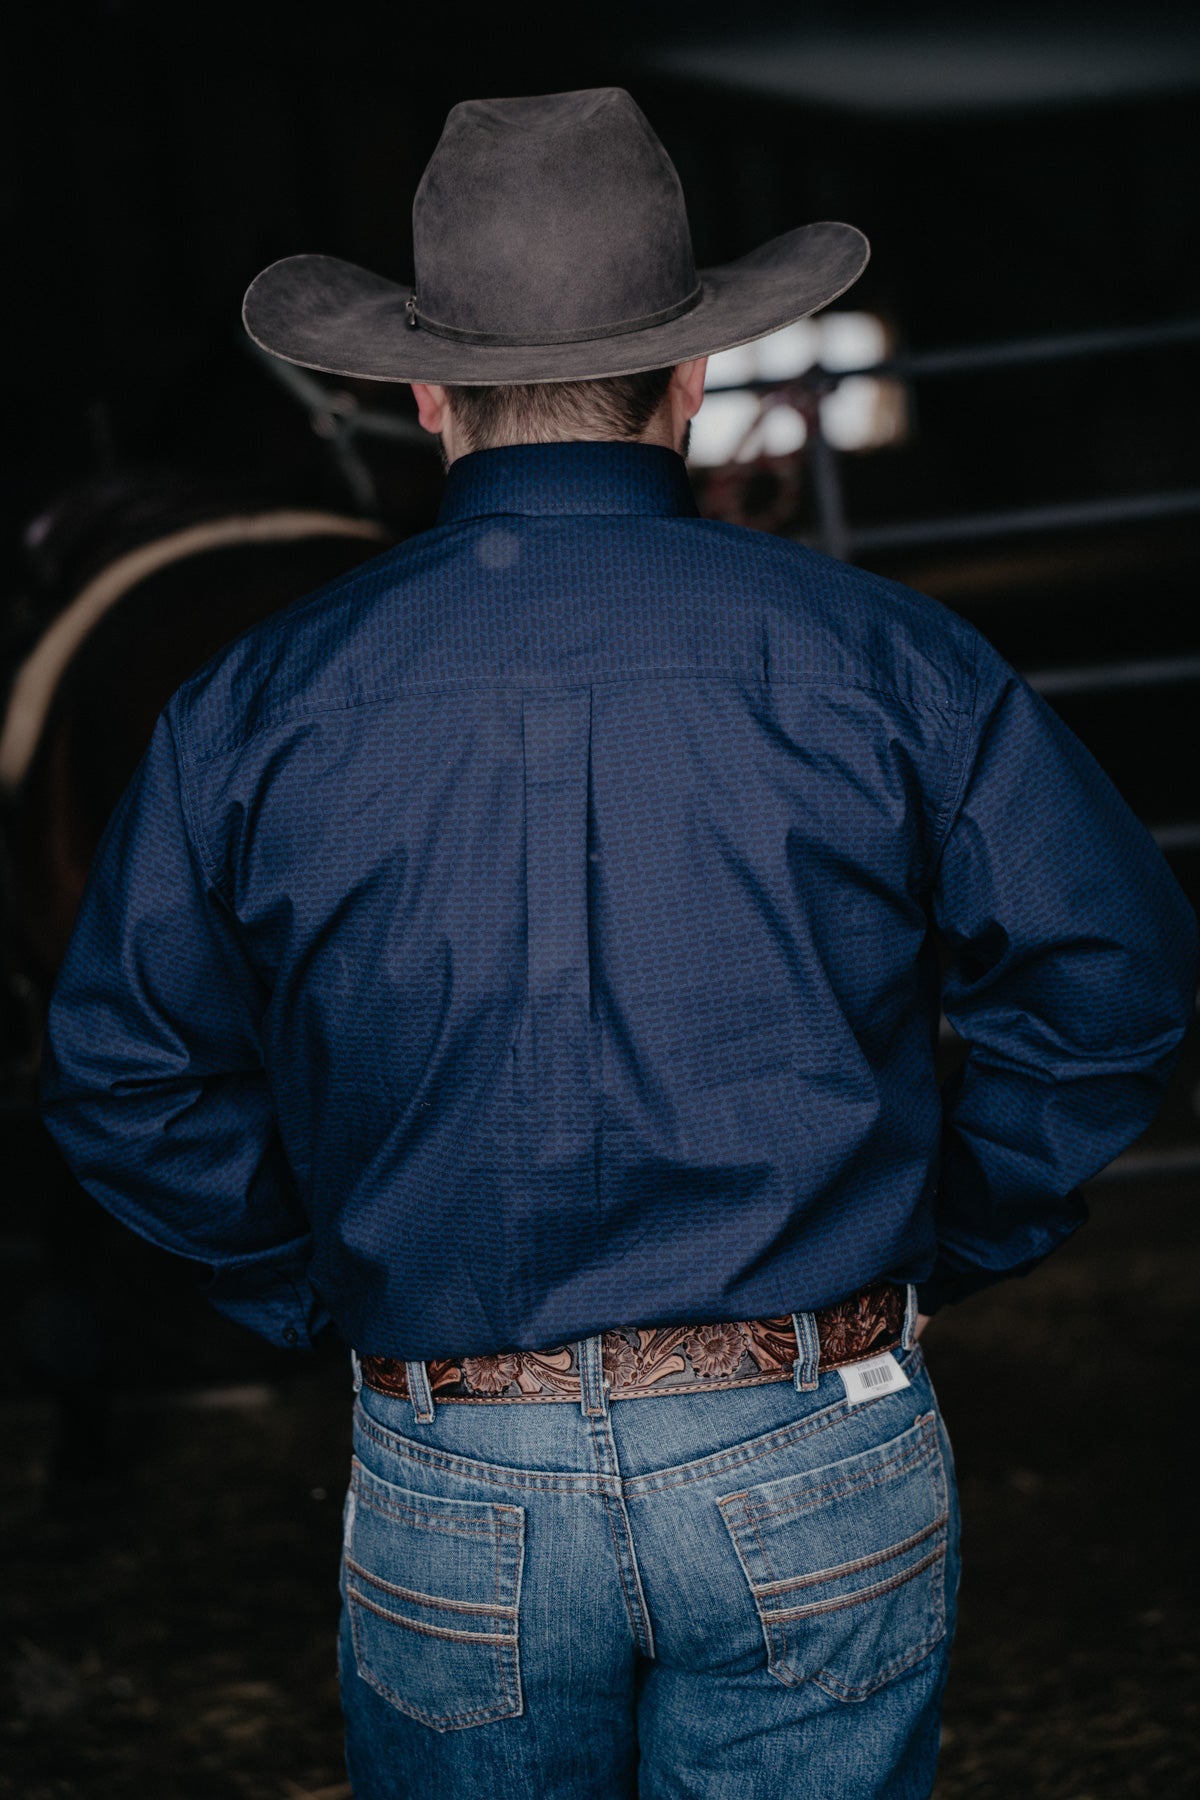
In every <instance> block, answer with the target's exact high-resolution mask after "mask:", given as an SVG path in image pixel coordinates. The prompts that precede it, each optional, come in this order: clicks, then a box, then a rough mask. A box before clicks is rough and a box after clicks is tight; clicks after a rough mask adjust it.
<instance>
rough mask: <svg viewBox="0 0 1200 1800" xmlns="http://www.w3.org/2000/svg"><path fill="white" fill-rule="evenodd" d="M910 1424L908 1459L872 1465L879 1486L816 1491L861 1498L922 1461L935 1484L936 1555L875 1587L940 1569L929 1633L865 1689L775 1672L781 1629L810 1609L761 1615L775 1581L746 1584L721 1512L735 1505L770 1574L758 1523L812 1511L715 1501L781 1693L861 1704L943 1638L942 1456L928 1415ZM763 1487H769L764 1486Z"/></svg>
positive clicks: (830, 1678)
mask: <svg viewBox="0 0 1200 1800" xmlns="http://www.w3.org/2000/svg"><path fill="white" fill-rule="evenodd" d="M914 1423H915V1425H917V1426H920V1427H921V1428H922V1429H921V1433H920V1437H919V1439H918V1440H917V1443H916V1444H915V1445H914V1452H913V1454H911V1455H904V1454H903V1453H897V1456H894V1457H889V1458H886V1459H885V1460H883V1461H881V1462H879V1463H877V1464H876V1465H874V1473H875V1475H876V1477H878V1474H879V1471H880V1470H884V1469H886V1470H888V1471H889V1473H888V1474H887V1475H886V1476H885V1477H884V1479H883V1481H881V1480H879V1479H878V1478H876V1479H874V1480H870V1479H867V1478H865V1477H864V1479H861V1480H858V1481H853V1482H852V1483H851V1484H850V1485H849V1486H848V1488H846V1489H839V1487H838V1484H837V1483H836V1482H834V1483H827V1484H825V1485H824V1486H823V1487H822V1489H821V1490H819V1491H820V1492H821V1493H823V1494H825V1495H826V1497H827V1498H828V1496H829V1495H830V1494H831V1493H833V1494H836V1495H837V1497H838V1498H845V1497H846V1495H847V1494H848V1493H849V1494H853V1493H858V1492H861V1491H862V1489H863V1488H865V1487H878V1486H882V1485H884V1484H885V1482H886V1481H890V1480H893V1479H895V1477H896V1476H898V1475H901V1474H905V1473H907V1472H909V1470H910V1469H913V1468H916V1467H918V1466H919V1465H920V1463H921V1462H923V1461H927V1462H928V1463H929V1464H930V1466H931V1469H932V1470H933V1471H934V1474H935V1479H937V1481H938V1489H939V1512H938V1520H937V1522H936V1524H935V1526H934V1527H933V1529H937V1530H939V1531H940V1532H941V1535H942V1539H943V1541H942V1542H941V1544H940V1545H939V1547H938V1549H937V1551H935V1552H934V1553H933V1554H932V1555H931V1556H929V1557H926V1558H924V1559H923V1561H922V1562H921V1564H920V1565H919V1567H917V1568H914V1569H912V1570H911V1571H905V1573H904V1574H903V1575H901V1576H897V1577H896V1578H895V1579H893V1580H891V1581H888V1582H886V1583H883V1584H880V1585H879V1588H878V1593H879V1594H883V1593H887V1592H889V1591H890V1590H891V1589H893V1588H897V1587H902V1586H903V1585H904V1584H905V1582H907V1581H909V1580H912V1579H913V1578H915V1577H916V1576H917V1575H918V1574H921V1573H923V1572H924V1570H926V1569H928V1568H930V1567H931V1566H932V1565H933V1564H934V1563H941V1565H942V1566H941V1570H940V1579H938V1580H937V1581H936V1582H935V1588H934V1598H935V1605H934V1615H933V1630H932V1631H931V1632H930V1633H929V1635H928V1636H927V1637H926V1638H924V1639H923V1640H922V1641H921V1643H919V1644H917V1645H915V1646H913V1647H911V1648H910V1649H908V1650H906V1651H905V1652H904V1653H903V1654H902V1655H901V1656H899V1657H894V1658H893V1659H892V1661H891V1662H890V1663H888V1664H886V1665H885V1667H884V1668H883V1669H882V1670H881V1671H880V1672H879V1674H877V1675H876V1677H875V1678H874V1680H872V1681H870V1682H869V1683H865V1684H863V1685H861V1686H854V1687H851V1686H849V1685H848V1684H846V1683H845V1682H842V1681H840V1680H839V1679H838V1677H837V1676H836V1675H834V1674H833V1673H832V1671H830V1670H828V1669H824V1668H821V1669H817V1670H814V1672H813V1673H812V1674H811V1675H802V1676H800V1677H799V1678H797V1677H794V1676H792V1675H791V1674H790V1673H788V1672H786V1671H784V1670H783V1669H782V1668H781V1667H780V1665H781V1664H782V1663H783V1661H784V1660H785V1659H786V1658H787V1657H788V1656H790V1655H791V1654H792V1650H793V1642H791V1641H789V1636H788V1631H787V1626H788V1625H797V1624H799V1623H800V1622H801V1620H802V1619H803V1618H804V1617H806V1616H807V1617H812V1616H813V1612H814V1608H813V1607H811V1606H810V1607H807V1608H804V1609H793V1608H790V1607H789V1608H787V1609H786V1611H785V1612H784V1613H783V1614H780V1613H778V1612H768V1611H766V1610H764V1608H763V1606H762V1605H761V1603H760V1594H761V1592H762V1590H763V1588H777V1587H778V1578H774V1579H773V1580H772V1581H770V1582H767V1583H762V1584H758V1583H756V1582H755V1581H754V1580H753V1579H752V1577H751V1575H750V1571H749V1569H748V1568H747V1566H746V1563H745V1560H744V1558H743V1556H742V1552H741V1548H740V1546H739V1544H738V1541H737V1537H736V1535H735V1534H734V1532H733V1528H732V1525H731V1523H730V1518H729V1515H728V1513H727V1511H726V1509H727V1508H728V1509H729V1512H730V1513H731V1512H732V1511H733V1510H734V1503H735V1502H736V1503H738V1506H737V1510H738V1511H740V1512H741V1514H742V1517H743V1520H744V1522H745V1525H746V1527H747V1529H748V1530H749V1531H750V1532H751V1533H752V1534H753V1537H754V1540H755V1542H756V1544H757V1545H758V1551H759V1555H760V1556H761V1557H762V1561H763V1566H764V1568H766V1569H767V1570H768V1571H770V1570H771V1569H772V1563H771V1558H770V1556H769V1555H768V1553H767V1548H766V1545H765V1544H764V1543H763V1541H762V1537H761V1535H760V1533H759V1530H758V1526H759V1523H760V1522H761V1521H762V1520H763V1519H768V1518H778V1517H787V1516H788V1514H789V1513H794V1514H795V1515H796V1516H800V1515H801V1514H802V1513H803V1512H805V1511H812V1510H814V1508H813V1507H812V1506H804V1507H799V1506H798V1507H795V1508H790V1507H787V1506H779V1507H769V1506H768V1507H759V1508H756V1507H754V1506H753V1504H752V1503H751V1499H750V1492H751V1490H746V1489H743V1490H742V1491H741V1492H739V1493H736V1494H726V1495H723V1496H722V1497H721V1498H720V1499H718V1501H717V1506H718V1508H719V1510H720V1511H721V1513H722V1516H723V1517H724V1518H725V1524H726V1527H727V1529H728V1530H729V1532H730V1536H731V1538H732V1541H733V1548H734V1552H735V1554H736V1556H737V1559H738V1562H739V1564H740V1565H741V1568H742V1574H743V1576H744V1578H745V1581H746V1585H747V1587H748V1588H749V1590H750V1597H751V1601H752V1603H753V1606H754V1610H755V1613H756V1615H757V1617H758V1622H759V1629H760V1630H761V1632H762V1635H763V1641H764V1644H765V1647H766V1652H767V1669H768V1672H769V1673H770V1674H771V1675H773V1676H774V1677H775V1679H776V1680H777V1681H779V1682H780V1683H782V1685H784V1686H785V1687H802V1686H803V1685H804V1683H805V1682H806V1681H812V1682H813V1683H814V1684H815V1685H816V1686H817V1687H820V1688H823V1689H824V1690H825V1691H826V1692H827V1693H830V1694H832V1695H833V1696H834V1698H835V1699H846V1700H855V1699H866V1698H867V1697H868V1695H870V1694H873V1693H875V1692H876V1691H877V1690H878V1689H879V1688H881V1687H884V1686H886V1684H887V1683H888V1682H889V1681H891V1680H892V1679H893V1678H894V1677H895V1676H897V1675H899V1674H902V1673H903V1671H904V1670H905V1669H907V1668H909V1667H911V1666H912V1665H913V1664H915V1663H918V1662H920V1661H921V1659H922V1657H924V1656H927V1655H928V1654H929V1652H930V1651H931V1650H932V1649H933V1648H934V1646H935V1645H936V1644H938V1643H940V1642H941V1640H942V1638H943V1637H944V1636H945V1632H946V1583H945V1555H946V1549H947V1541H946V1540H947V1531H948V1519H949V1512H948V1505H947V1492H946V1468H945V1461H944V1459H943V1456H942V1450H941V1442H940V1439H939V1436H938V1432H937V1424H936V1420H935V1419H934V1415H933V1414H932V1413H925V1414H922V1416H921V1417H920V1418H919V1419H917V1420H916V1421H915V1422H914ZM910 1429H911V1428H910ZM898 1463H899V1466H897V1464H898ZM767 1485H770V1484H767ZM915 1535H916V1537H917V1538H918V1540H919V1539H920V1537H922V1536H924V1535H926V1532H925V1531H924V1530H923V1531H922V1532H920V1533H917V1534H915ZM847 1566H852V1565H847ZM825 1573H826V1576H827V1577H828V1576H829V1575H830V1574H831V1573H832V1571H826V1572H825ZM874 1597H878V1595H875V1596H874ZM854 1598H855V1600H857V1601H861V1600H862V1599H863V1598H865V1594H864V1593H863V1592H861V1591H860V1593H859V1594H858V1595H857V1596H855V1597H854ZM849 1603H850V1601H849V1599H848V1601H847V1604H849ZM821 1610H822V1611H825V1612H829V1611H833V1610H835V1609H834V1607H832V1606H829V1605H826V1606H824V1607H823V1608H822V1609H821Z"/></svg>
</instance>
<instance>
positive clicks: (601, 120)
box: [242, 87, 869, 386]
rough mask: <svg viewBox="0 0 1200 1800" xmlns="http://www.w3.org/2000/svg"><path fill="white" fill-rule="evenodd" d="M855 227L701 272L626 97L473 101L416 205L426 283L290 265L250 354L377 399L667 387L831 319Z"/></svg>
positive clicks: (263, 299)
mask: <svg viewBox="0 0 1200 1800" xmlns="http://www.w3.org/2000/svg"><path fill="white" fill-rule="evenodd" d="M868 254H869V251H868V246H867V240H866V238H865V237H864V236H863V234H862V233H861V232H860V231H856V230H855V228H854V226H853V225H841V224H833V223H825V224H819V225H801V226H800V227H798V229H796V230H794V231H787V232H785V233H784V234H783V236H782V237H777V238H772V239H771V241H770V242H769V243H767V244H764V245H762V246H761V247H760V248H759V249H757V250H754V251H751V253H750V254H749V255H748V256H743V257H740V258H739V259H738V260H737V261H736V262H731V263H725V264H723V265H722V266H721V267H719V268H715V269H701V270H699V271H697V269H696V266H695V262H694V260H693V257H692V243H691V234H690V232H689V230H688V222H687V213H686V211H685V208H684V201H683V192H682V189H681V188H680V185H679V177H678V175H677V174H676V173H675V167H674V164H673V163H672V162H671V159H670V157H669V156H668V155H667V153H666V151H665V150H664V148H663V146H662V144H661V143H660V142H659V140H658V138H657V137H656V135H655V133H654V131H653V130H652V129H651V126H650V124H649V122H648V121H647V119H646V118H645V115H644V114H643V113H642V111H641V109H640V108H639V107H638V106H637V105H636V104H635V102H634V101H633V100H632V98H631V97H630V96H629V95H628V94H627V93H626V92H625V90H624V89H623V88H615V87H607V88H585V89H583V90H581V91H579V92H576V93H568V94H542V95H536V96H533V97H531V98H526V99H516V100H466V101H463V102H462V103H461V104H460V105H458V106H455V107H454V108H453V109H452V111H451V112H450V115H449V117H448V118H447V120H446V126H445V130H444V131H443V132H442V136H441V140H440V142H439V143H438V146H437V148H436V150H435V151H434V153H433V156H432V157H431V159H430V161H429V165H428V167H427V168H426V170H425V173H424V175H423V176H422V178H421V183H420V186H419V187H418V189H417V195H416V199H415V201H414V203H413V260H414V262H415V265H416V283H415V285H414V286H405V285H404V284H402V283H399V282H395V281H389V280H387V279H386V278H385V277H384V276H382V275H375V274H372V273H371V271H370V270H368V269H360V268H358V267H357V266H356V265H355V264H354V263H348V262H343V261H341V260H340V259H339V258H338V257H336V256H288V257H285V258H284V259H283V261H282V262H277V263H272V265H271V267H270V268H268V269H264V271H263V273H262V274H261V275H259V276H258V277H257V279H256V280H255V281H253V282H252V283H251V285H250V288H249V290H248V292H247V294H246V298H245V302H244V304H243V308H242V317H243V320H244V321H245V325H246V329H247V331H248V332H249V333H250V336H251V337H252V338H253V339H254V341H255V343H256V344H259V345H261V347H262V348H263V349H264V350H268V351H270V352H271V353H272V354H273V355H275V356H280V357H283V358H284V359H285V360H286V361H288V362H294V363H301V364H303V365H304V366H305V367H306V368H310V369H322V370H325V371H326V372H327V373H329V374H332V375H344V376H357V377H360V378H363V379H366V380H371V381H433V382H441V383H444V384H446V385H449V386H454V385H455V384H464V383H466V384H479V385H482V386H489V385H495V384H497V383H501V382H542V381H584V380H595V379H599V378H601V377H604V376H611V375H631V374H634V373H636V372H637V371H638V370H640V369H655V368H664V367H666V366H667V365H669V364H673V363H677V362H683V361H685V360H686V359H688V358H690V357H695V356H705V355H708V354H709V353H710V352H713V351H717V350H727V349H730V348H732V347H733V345H735V344H744V343H748V342H749V341H750V340H751V339H752V338H756V337H763V336H765V334H766V333H767V332H770V331H776V330H778V329H779V328H780V327H782V326H784V325H789V324H791V323H792V322H793V320H796V319H802V318H805V317H806V316H807V315H808V314H809V313H813V312H816V311H817V310H818V309H819V308H820V307H822V306H827V305H828V304H829V302H830V301H831V300H835V299H836V298H837V296H838V295H839V294H842V293H844V292H845V290H846V289H847V288H848V287H849V286H850V285H851V284H852V283H853V282H854V281H856V280H857V279H858V277H859V275H861V273H862V271H863V269H864V268H865V266H866V262H867V257H868Z"/></svg>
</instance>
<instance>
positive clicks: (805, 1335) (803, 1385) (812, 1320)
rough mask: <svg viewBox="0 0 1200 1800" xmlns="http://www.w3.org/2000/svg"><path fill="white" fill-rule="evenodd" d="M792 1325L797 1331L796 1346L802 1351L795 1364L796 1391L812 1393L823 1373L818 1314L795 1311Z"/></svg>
mask: <svg viewBox="0 0 1200 1800" xmlns="http://www.w3.org/2000/svg"><path fill="white" fill-rule="evenodd" d="M792 1327H793V1329H794V1331H795V1333H796V1348H797V1349H798V1350H799V1352H800V1354H799V1356H798V1357H797V1358H796V1361H795V1364H794V1365H793V1366H794V1369H795V1377H796V1392H797V1393H798V1394H811V1393H812V1391H813V1389H814V1388H815V1387H816V1386H817V1383H818V1381H819V1380H820V1375H821V1339H820V1337H819V1336H818V1333H817V1316H816V1314H815V1313H810V1312H803V1313H793V1314H792Z"/></svg>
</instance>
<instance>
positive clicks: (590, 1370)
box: [575, 1335, 608, 1419]
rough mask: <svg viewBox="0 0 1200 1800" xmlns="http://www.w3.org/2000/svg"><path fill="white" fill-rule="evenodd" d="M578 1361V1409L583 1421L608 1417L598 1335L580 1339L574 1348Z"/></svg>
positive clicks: (602, 1361)
mask: <svg viewBox="0 0 1200 1800" xmlns="http://www.w3.org/2000/svg"><path fill="white" fill-rule="evenodd" d="M575 1351H576V1356H577V1358H578V1361H579V1407H580V1411H581V1412H582V1413H583V1416H584V1418H585V1419H606V1418H607V1417H608V1390H607V1387H606V1385H605V1380H604V1347H603V1344H602V1342H601V1339H600V1337H599V1335H597V1336H595V1337H587V1338H581V1339H580V1341H579V1343H578V1344H577V1345H576V1346H575Z"/></svg>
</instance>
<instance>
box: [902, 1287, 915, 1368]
mask: <svg viewBox="0 0 1200 1800" xmlns="http://www.w3.org/2000/svg"><path fill="white" fill-rule="evenodd" d="M916 1341H917V1290H916V1288H915V1286H914V1285H913V1283H912V1282H911V1281H910V1282H909V1283H908V1297H907V1299H906V1300H905V1302H904V1329H903V1330H902V1331H901V1333H900V1348H901V1349H902V1350H904V1351H908V1350H911V1349H912V1347H913V1345H914V1344H915V1343H916Z"/></svg>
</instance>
